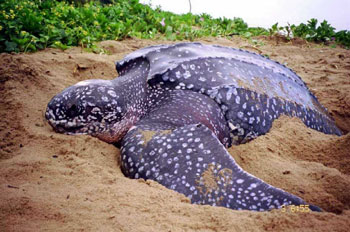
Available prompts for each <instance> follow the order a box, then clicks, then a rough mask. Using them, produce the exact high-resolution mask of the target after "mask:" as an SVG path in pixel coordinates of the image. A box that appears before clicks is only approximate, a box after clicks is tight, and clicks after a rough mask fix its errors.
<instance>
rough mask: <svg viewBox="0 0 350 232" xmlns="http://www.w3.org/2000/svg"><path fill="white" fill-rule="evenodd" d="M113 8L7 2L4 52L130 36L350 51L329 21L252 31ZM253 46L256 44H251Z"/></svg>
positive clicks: (234, 22) (128, 5)
mask: <svg viewBox="0 0 350 232" xmlns="http://www.w3.org/2000/svg"><path fill="white" fill-rule="evenodd" d="M110 2H114V3H113V4H101V3H100V1H90V2H87V3H85V4H82V3H76V1H72V0H71V1H51V0H33V1H28V0H7V1H0V9H1V11H0V52H29V51H36V50H40V49H45V48H46V47H55V48H61V49H66V48H68V47H69V46H82V47H84V48H90V49H94V48H95V45H94V43H95V42H97V41H101V40H120V39H124V38H127V37H136V38H143V39H155V38H156V39H162V38H165V39H168V40H184V39H186V40H193V39H195V38H200V37H206V36H214V37H215V36H222V37H225V36H233V35H240V36H243V37H245V38H249V39H251V38H252V37H254V36H259V35H274V34H276V33H281V32H284V33H285V35H286V37H287V38H292V36H297V37H301V38H305V39H307V40H309V41H315V42H328V41H330V42H332V43H333V45H334V44H341V45H344V46H345V47H347V48H349V47H350V32H349V31H339V32H335V31H334V28H333V27H331V26H330V25H329V24H328V23H327V22H326V21H323V22H322V23H321V24H320V25H319V26H317V20H316V19H311V20H310V21H309V22H308V23H307V24H300V25H299V26H295V25H288V26H286V27H278V24H275V25H273V26H272V28H271V29H269V30H266V29H263V28H252V27H248V25H247V24H246V23H245V22H244V21H243V20H242V19H240V18H234V19H227V18H212V17H211V16H210V15H208V14H202V15H193V14H190V13H189V14H183V15H176V14H173V13H170V12H165V11H162V10H160V9H159V8H157V9H155V10H153V9H152V8H151V7H150V6H145V5H142V4H140V3H139V2H138V0H118V1H113V0H111V1H110ZM252 41H253V42H254V41H256V40H252Z"/></svg>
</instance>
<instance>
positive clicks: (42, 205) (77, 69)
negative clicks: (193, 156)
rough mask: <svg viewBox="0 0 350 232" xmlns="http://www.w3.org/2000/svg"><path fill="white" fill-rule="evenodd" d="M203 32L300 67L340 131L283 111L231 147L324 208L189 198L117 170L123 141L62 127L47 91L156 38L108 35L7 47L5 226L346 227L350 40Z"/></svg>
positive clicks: (1, 80) (0, 179)
mask: <svg viewBox="0 0 350 232" xmlns="http://www.w3.org/2000/svg"><path fill="white" fill-rule="evenodd" d="M259 40H260V41H262V42H263V43H264V45H263V46H260V47H258V48H254V47H253V46H252V44H251V43H249V42H248V41H247V40H243V39H239V38H233V39H232V40H227V39H214V38H208V39H204V40H202V42H204V43H211V44H213V43H214V44H221V45H226V46H232V47H242V48H245V49H248V50H251V51H255V52H261V53H262V54H266V55H268V56H269V57H270V58H272V59H274V60H277V61H279V62H281V63H284V64H286V65H287V66H289V67H291V68H292V69H293V70H295V71H296V72H297V73H298V74H299V75H300V76H301V77H302V78H303V80H304V81H305V82H306V83H307V85H308V86H309V88H310V90H311V91H312V92H313V93H314V94H315V95H316V96H317V97H318V99H319V101H320V102H321V103H322V104H323V105H324V106H326V107H327V108H328V109H329V112H330V114H331V115H332V116H333V117H334V118H335V120H336V123H337V125H338V126H339V127H340V128H341V129H342V131H343V132H344V134H345V135H344V136H341V137H337V136H332V135H325V134H322V133H319V132H317V131H314V130H312V129H309V128H307V127H305V126H304V124H302V123H301V121H300V120H298V119H296V118H288V117H282V118H280V119H278V120H277V121H275V122H274V124H273V128H272V129H271V131H270V132H269V133H267V134H266V135H264V136H260V137H259V138H257V139H255V140H254V141H252V142H250V143H247V144H243V145H239V146H235V147H232V148H230V149H229V151H230V153H231V154H232V156H233V157H234V158H235V159H236V161H237V162H238V163H239V165H241V166H242V168H243V169H245V170H246V171H248V172H250V173H252V174H253V175H255V176H257V177H259V178H261V179H263V180H265V181H266V182H268V183H270V184H272V185H274V186H277V187H280V188H282V189H284V190H286V191H288V192H291V193H293V194H296V195H298V196H300V197H302V198H303V199H305V200H306V201H308V202H310V203H312V204H315V205H318V206H320V207H321V208H323V209H324V212H322V213H315V212H309V213H301V212H294V213H293V212H282V211H281V210H273V211H271V212H263V213H258V212H250V211H234V210H230V209H226V208H221V207H211V206H200V205H192V204H190V203H189V200H188V199H187V198H186V197H184V196H183V195H181V194H178V193H176V192H174V191H171V190H168V189H166V188H165V187H163V186H161V185H159V184H157V183H156V182H153V181H144V180H131V179H128V178H126V177H124V176H123V174H122V172H121V170H120V167H119V165H120V162H119V155H120V152H119V150H118V149H117V148H116V147H114V146H113V145H110V144H106V143H104V142H102V141H99V140H98V139H95V138H92V137H89V136H67V135H61V134H56V133H54V132H53V131H52V129H51V128H50V126H49V125H48V124H47V123H46V121H45V120H44V116H43V115H44V111H45V108H46V105H47V103H48V102H49V100H50V99H51V97H53V96H54V95H55V94H57V93H58V92H60V91H61V90H63V89H64V88H65V87H67V86H69V85H72V84H74V83H76V82H78V81H81V80H85V79H90V78H103V79H111V78H113V77H115V76H116V71H115V68H114V61H115V60H118V59H121V58H122V57H123V56H124V55H126V54H127V53H129V52H131V51H133V50H135V49H138V48H141V47H144V46H147V45H152V44H159V43H170V42H166V41H149V40H137V39H129V40H124V41H105V42H102V43H101V44H100V45H101V46H102V47H104V48H105V49H106V50H108V53H109V54H94V53H87V52H84V51H82V50H81V49H80V48H72V49H69V50H66V51H60V50H57V49H46V50H44V51H40V52H37V53H33V54H1V55H0V138H1V140H0V218H1V219H0V231H48V230H49V231H295V230H303V231H347V229H349V228H350V134H346V133H348V132H349V131H350V51H349V50H345V49H342V48H330V47H324V46H321V45H316V44H309V43H306V42H304V41H300V40H294V41H292V42H288V43H286V42H284V41H281V40H280V39H279V38H272V39H271V38H270V39H269V38H260V39H259Z"/></svg>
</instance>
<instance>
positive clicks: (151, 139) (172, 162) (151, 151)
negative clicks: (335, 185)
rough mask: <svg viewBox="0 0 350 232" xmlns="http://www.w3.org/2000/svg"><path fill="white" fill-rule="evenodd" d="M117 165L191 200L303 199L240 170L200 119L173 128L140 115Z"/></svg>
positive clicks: (275, 203) (258, 203) (244, 205)
mask: <svg viewBox="0 0 350 232" xmlns="http://www.w3.org/2000/svg"><path fill="white" fill-rule="evenodd" d="M122 170H123V172H124V173H125V175H126V176H128V177H131V178H144V179H151V180H155V181H157V182H159V183H160V184H162V185H164V186H166V187H167V188H170V189H173V190H175V191H177V192H179V193H182V194H184V195H186V196H187V197H189V198H190V199H191V201H192V203H196V204H208V205H213V206H223V207H227V208H231V209H239V210H240V209H245V210H254V211H265V210H270V209H273V208H280V207H282V205H308V204H307V203H306V202H305V201H303V200H302V199H301V198H299V197H297V196H294V195H292V194H290V193H287V192H285V191H283V190H281V189H278V188H275V187H273V186H271V185H269V184H267V183H265V182H263V181H262V180H260V179H258V178H256V177H254V176H252V175H250V174H249V173H247V172H245V171H243V170H242V169H241V168H240V167H239V166H238V165H237V163H236V162H235V160H234V159H233V158H232V157H231V156H230V154H229V153H228V152H227V150H226V149H225V147H224V146H223V145H222V144H221V143H220V142H219V140H218V139H217V137H216V136H215V135H214V133H213V132H212V131H210V130H209V129H208V128H207V127H206V126H204V125H202V124H191V125H187V126H183V127H178V128H172V127H171V125H169V124H166V123H163V124H162V123H158V124H157V123H156V124H155V123H153V124H152V125H148V123H147V122H145V123H144V124H143V123H142V120H141V122H140V123H138V125H137V126H135V127H133V128H132V129H131V130H130V131H129V132H128V133H127V135H126V136H125V138H124V140H123V143H122ZM310 209H311V210H315V211H320V208H318V207H316V206H310Z"/></svg>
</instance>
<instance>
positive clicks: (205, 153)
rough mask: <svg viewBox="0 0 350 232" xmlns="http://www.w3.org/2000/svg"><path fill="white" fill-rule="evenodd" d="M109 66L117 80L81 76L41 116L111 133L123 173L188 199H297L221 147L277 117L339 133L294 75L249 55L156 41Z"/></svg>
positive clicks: (224, 202) (63, 126)
mask: <svg viewBox="0 0 350 232" xmlns="http://www.w3.org/2000/svg"><path fill="white" fill-rule="evenodd" d="M116 69H117V71H118V73H119V77H118V78H115V79H113V80H97V79H94V80H86V81H82V82H79V83H77V84H75V85H73V86H71V87H68V88H67V89H65V90H63V92H62V93H59V94H58V95H56V96H55V97H53V99H52V100H51V101H50V103H49V104H48V107H47V111H46V119H47V120H48V122H49V123H50V125H51V126H52V127H53V128H54V129H55V131H57V132H60V133H65V134H89V135H92V136H94V137H97V138H99V139H101V140H103V141H106V142H108V143H117V142H118V141H120V140H121V144H120V145H121V161H122V162H121V163H122V164H121V168H122V171H123V173H124V174H125V176H127V177H130V178H136V179H137V178H143V179H151V180H155V181H157V182H158V183H160V184H162V185H164V186H166V187H167V188H170V189H173V190H175V191H177V192H180V193H183V194H184V195H186V196H187V197H188V198H190V199H191V201H192V203H196V204H209V205H213V206H223V207H228V208H231V209H246V210H254V211H265V210H269V209H273V208H280V207H282V205H305V204H307V203H306V202H305V201H304V200H302V199H301V198H299V197H297V196H294V195H292V194H290V193H287V192H285V191H283V190H281V189H278V188H275V187H273V186H271V185H269V184H267V183H265V182H263V181H262V180H260V179H258V178H256V177H254V176H252V175H250V174H249V173H247V172H245V171H244V170H242V169H241V168H240V167H239V166H238V165H237V163H236V162H235V160H234V159H233V158H232V157H231V156H230V154H229V153H228V152H227V150H226V149H225V147H229V146H231V144H240V143H244V142H247V141H249V140H251V139H253V138H255V137H257V136H259V135H263V134H265V133H266V132H268V131H269V129H270V128H271V124H272V122H273V120H274V119H276V118H278V117H279V116H280V115H282V114H284V115H289V116H295V117H298V118H300V119H301V120H302V121H303V122H304V123H305V125H306V126H308V127H311V128H313V129H315V130H318V131H321V132H324V133H328V134H337V135H340V134H341V132H340V131H339V129H338V128H337V127H336V126H335V123H334V121H333V120H332V118H331V117H330V116H329V114H328V113H327V111H326V109H325V108H324V107H323V106H321V104H320V103H319V102H318V101H317V99H316V97H315V96H314V95H312V94H311V93H310V92H309V90H308V88H307V87H306V85H305V83H304V82H303V81H302V80H301V78H300V77H299V76H297V75H296V74H295V73H294V72H293V71H291V70H290V69H288V68H286V67H285V66H283V65H281V64H279V63H277V62H275V61H272V60H269V59H267V58H265V57H263V56H261V55H257V54H254V53H251V52H247V51H243V50H236V49H233V48H228V47H221V46H215V45H204V44H200V43H178V44H173V45H158V46H151V47H147V48H143V49H140V50H137V51H135V52H133V53H131V54H129V55H127V56H126V57H125V58H124V59H123V60H121V61H119V62H117V63H116ZM310 209H312V210H315V211H319V210H320V208H318V207H317V206H313V205H311V206H310Z"/></svg>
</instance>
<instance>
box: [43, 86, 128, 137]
mask: <svg viewBox="0 0 350 232" xmlns="http://www.w3.org/2000/svg"><path fill="white" fill-rule="evenodd" d="M121 93H122V89H121V88H118V87H116V86H115V85H113V84H112V82H111V81H108V80H97V79H96V80H86V81H82V82H79V83H77V84H75V85H73V86H70V87H68V88H67V89H65V90H63V91H62V92H61V93H59V94H57V95H56V96H55V97H53V98H52V99H51V101H50V102H49V104H48V106H47V109H46V113H45V117H46V119H47V120H48V122H49V124H50V125H51V126H52V127H53V129H54V130H55V131H56V132H59V133H64V134H70V135H72V134H89V135H92V136H94V137H97V138H99V139H101V140H103V141H105V142H108V143H114V142H117V141H119V140H120V139H121V138H122V137H123V136H124V135H125V133H126V132H127V130H128V129H129V128H130V127H131V126H132V125H133V123H134V121H133V120H134V118H133V117H132V115H129V114H128V112H127V107H126V105H127V104H126V102H125V100H126V99H125V98H124V97H123V94H121Z"/></svg>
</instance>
